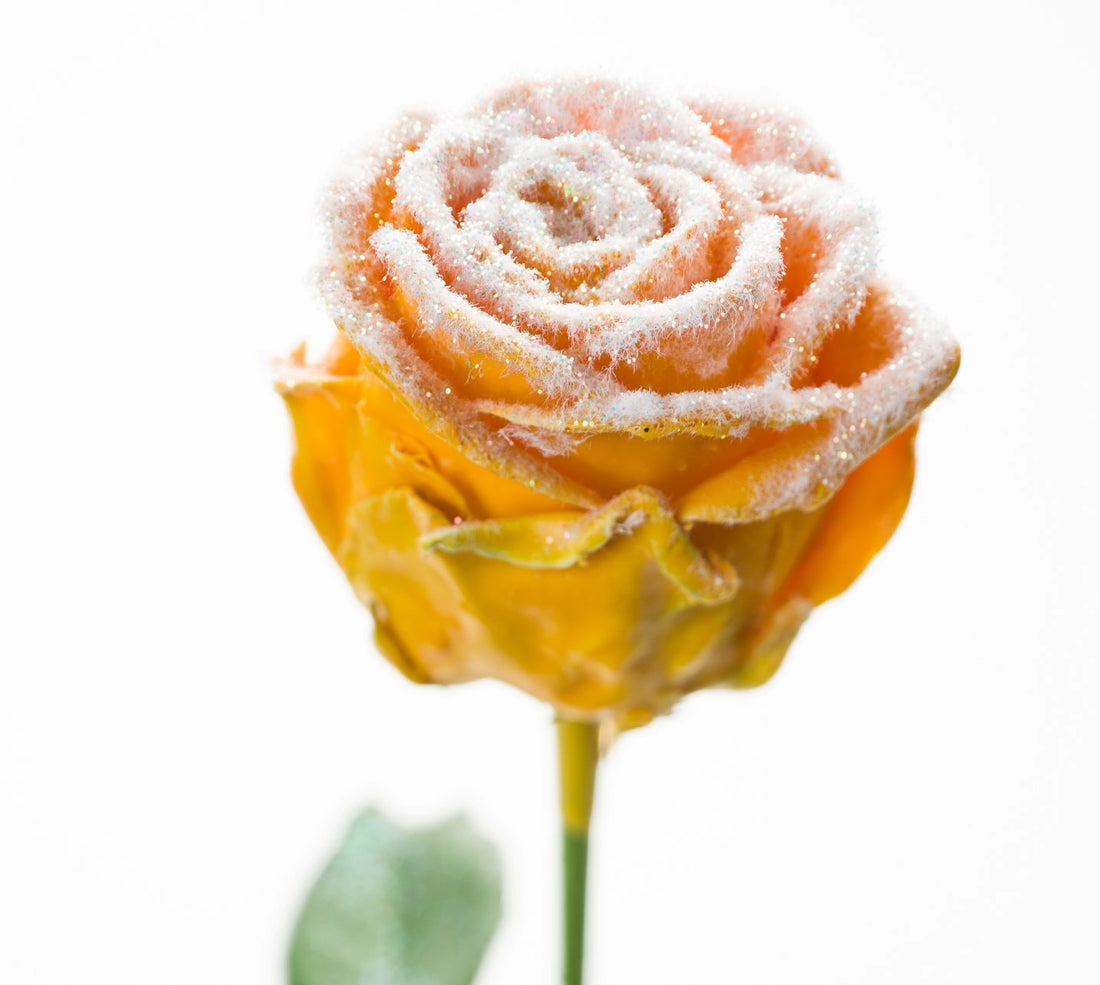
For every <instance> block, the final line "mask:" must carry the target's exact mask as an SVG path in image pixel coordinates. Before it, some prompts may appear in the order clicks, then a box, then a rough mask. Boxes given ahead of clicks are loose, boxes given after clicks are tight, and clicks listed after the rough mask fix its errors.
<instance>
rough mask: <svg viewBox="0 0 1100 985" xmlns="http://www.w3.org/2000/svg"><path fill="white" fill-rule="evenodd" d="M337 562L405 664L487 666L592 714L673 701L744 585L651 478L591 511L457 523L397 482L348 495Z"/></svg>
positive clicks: (437, 676) (425, 671) (467, 670)
mask: <svg viewBox="0 0 1100 985" xmlns="http://www.w3.org/2000/svg"><path fill="white" fill-rule="evenodd" d="M567 534H569V535H570V536H569V537H568V538H567V537H566V535H567ZM547 537H551V538H560V541H558V543H557V545H555V544H547V543H546V538H547ZM337 559H338V560H339V561H340V563H341V565H342V566H343V568H344V570H345V572H346V573H347V575H348V577H349V579H350V580H351V582H352V584H353V585H354V586H355V587H356V590H357V591H358V593H359V594H360V596H361V597H362V598H363V599H364V601H366V602H368V604H371V605H372V607H373V609H374V612H375V615H376V618H377V620H378V625H379V628H380V631H381V633H382V635H383V636H384V644H385V647H386V648H387V651H388V655H390V656H391V658H392V657H393V656H394V654H397V655H398V657H399V659H398V660H397V661H396V662H397V663H398V665H399V666H400V667H401V669H403V670H405V671H406V673H408V672H409V668H410V667H411V668H413V676H415V677H426V678H428V679H430V680H433V681H436V682H441V683H444V682H445V683H450V682H456V681H463V680H471V679H475V678H479V677H494V678H497V679H499V680H504V681H508V682H510V683H512V684H515V685H517V686H519V687H521V688H523V689H524V690H526V691H528V692H529V693H531V694H534V695H536V696H537V697H539V698H542V699H544V700H547V701H549V702H551V703H552V704H554V705H555V706H556V707H557V708H558V709H559V711H561V712H562V713H563V714H567V715H569V716H571V717H573V718H589V719H592V720H597V719H601V718H605V717H607V716H609V715H612V714H621V715H624V716H627V717H629V716H631V715H634V716H635V717H638V716H642V717H644V715H646V714H651V713H652V709H659V710H664V709H665V708H667V707H668V706H670V705H671V704H672V703H673V702H674V701H675V700H676V699H677V698H678V697H679V696H680V695H681V694H682V693H683V692H684V687H683V684H682V682H683V681H685V680H687V679H689V678H690V679H693V678H694V677H695V675H697V674H698V672H699V666H700V665H701V664H706V663H707V661H708V658H709V655H710V653H711V652H712V650H713V648H714V646H715V641H716V640H720V639H722V638H723V637H725V636H727V635H728V634H727V632H726V630H727V628H728V626H729V621H730V620H729V616H730V612H731V606H732V605H733V604H734V601H735V599H736V597H737V595H738V584H737V577H736V574H735V573H734V572H733V570H732V569H731V568H730V567H729V566H728V565H726V564H724V563H723V562H722V561H721V560H720V559H717V558H710V557H706V556H704V555H703V554H701V553H700V552H699V551H698V550H697V549H696V548H695V547H694V546H693V545H692V543H691V541H690V540H689V539H688V538H687V537H686V535H685V534H684V532H683V531H682V529H681V528H680V527H679V526H678V524H676V522H675V520H674V519H673V518H672V515H671V513H670V512H669V511H668V509H667V507H666V506H665V505H664V504H663V503H662V501H661V499H660V497H659V496H657V495H656V494H654V493H653V492H652V491H649V490H636V491H633V492H632V493H631V494H629V495H627V496H624V497H622V499H621V502H618V503H615V504H609V506H608V507H607V508H605V509H603V510H598V511H593V512H592V513H589V514H556V515H552V516H546V515H543V516H538V517H533V518H530V519H529V520H510V521H501V522H495V523H485V524H465V523H464V524H461V525H457V526H456V525H455V524H454V523H453V521H452V518H450V517H448V516H446V515H445V514H443V513H442V512H441V511H439V510H437V509H436V508H435V507H433V506H432V505H430V504H429V503H427V502H425V500H424V499H422V498H421V497H420V496H418V495H417V494H416V493H414V492H413V491H412V490H410V489H407V488H404V489H394V490H391V491H389V492H386V493H384V494H382V495H380V496H374V497H371V498H369V499H365V500H363V501H361V502H360V503H358V504H356V505H355V506H354V507H353V508H352V510H351V513H350V517H349V528H348V536H347V537H346V539H345V541H344V543H343V544H342V545H341V547H340V549H339V550H338V551H337Z"/></svg>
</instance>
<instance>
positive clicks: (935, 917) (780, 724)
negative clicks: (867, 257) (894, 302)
mask: <svg viewBox="0 0 1100 985" xmlns="http://www.w3.org/2000/svg"><path fill="white" fill-rule="evenodd" d="M1077 7H1078V5H1077V4H1074V3H1071V2H1061V3H1058V2H1053V3H1051V2H1048V3H1044V4H1041V5H1034V6H1031V5H1023V4H1019V3H1015V4H1014V3H1010V2H1005V3H1001V4H998V5H996V6H995V7H988V6H987V5H985V4H974V3H970V4H968V3H961V2H958V0H951V2H938V0H923V2H921V3H914V4H905V5H898V4H882V3H879V2H877V0H863V2H860V0H851V2H847V3H835V2H832V3H830V2H824V3H822V2H814V0H806V2H802V3H792V4H779V3H757V4H755V5H748V4H736V3H725V4H717V3H715V4H703V3H699V2H697V0H675V2H673V0H668V2H667V3H664V4H661V5H657V4H653V3H649V4H646V3H642V2H635V3H629V4H621V5H618V4H613V3H609V2H606V0H604V2H601V0H555V2H546V3H538V4H534V3H530V4H528V3H516V2H507V3H506V2H500V3H488V2H469V3H461V2H452V3H447V4H443V5H440V6H438V7H431V6H427V5H416V6H413V5H405V4H400V3H396V2H387V3H377V2H371V0H360V2H357V3H345V4H335V3H319V4H315V5H311V6H310V9H309V10H308V11H307V9H306V5H301V6H300V7H298V8H296V7H294V6H292V5H289V4H277V3H264V2H259V0H256V2H252V3H244V2H231V3H226V2H219V3H214V2H191V3H175V4H171V5H168V4H155V3H148V2H142V3H138V2H136V0H135V2H132V3H123V2H120V0H106V2H97V3H94V4H76V3H67V4H66V3H61V4H43V5H31V4H21V5H20V10H19V12H18V13H15V14H12V13H10V12H9V13H7V14H5V15H4V23H3V25H0V35H2V41H0V45H2V51H0V100H2V109H0V128H2V129H0V134H2V142H3V150H2V153H0V169H2V182H0V236H2V245H0V250H2V254H0V280H2V285H3V286H2V290H0V309H2V310H0V326H2V331H3V333H4V334H3V349H2V355H0V360H2V361H0V371H2V384H0V405H2V406H0V427H2V442H3V444H2V449H0V462H2V466H0V468H2V473H3V474H2V480H0V499H2V509H0V535H2V542H0V565H2V575H0V577H2V586H0V588H2V594H0V608H2V612H3V616H2V625H0V634H2V637H0V648H2V654H3V656H2V660H3V664H2V669H0V675H2V677H0V757H2V758H0V768H2V775H0V829H2V837H0V937H2V939H3V944H2V946H0V979H2V980H3V981H5V982H12V983H19V985H195V983H203V985H222V983H224V985H267V983H278V982H280V981H281V976H282V962H283V946H284V940H285V938H286V935H287V932H288V929H289V927H290V925H291V922H292V920H293V916H294V912H295V909H296V907H297V905H298V903H299V901H300V898H301V896H302V894H303V893H304V891H305V890H306V888H307V886H308V884H309V881H310V880H311V878H312V877H313V875H314V874H315V872H316V871H317V869H318V867H319V866H320V864H321V863H322V861H323V859H324V857H325V855H326V853H327V852H328V851H329V850H330V848H331V847H332V846H333V845H334V844H335V842H336V840H337V839H338V837H339V836H340V834H341V831H342V829H343V827H344V825H345V823H346V821H347V820H348V819H349V818H350V816H351V815H352V814H353V813H354V811H355V810H356V809H357V808H358V807H359V806H360V805H362V804H365V803H377V804H380V805H382V806H384V807H385V808H387V809H388V810H389V811H390V812H391V813H393V814H394V815H396V816H397V817H398V818H400V819H403V820H405V821H410V822H420V821H428V820H433V819H436V818H438V817H440V816H443V815H446V814H448V813H450V812H451V811H453V810H456V809H466V810H468V811H469V812H471V813H472V814H473V816H474V817H475V819H476V820H477V822H478V823H479V824H480V825H481V826H482V827H483V828H484V829H485V830H486V831H487V832H488V833H489V834H490V835H491V836H492V837H493V838H494V839H495V840H496V841H497V842H498V843H499V844H500V845H501V847H502V849H503V852H504V860H505V865H506V871H507V886H506V894H507V918H506V921H505V923H504V924H503V926H502V928H501V931H500V933H499V935H498V937H497V939H496V941H495V943H494V945H493V948H492V950H491V952H490V955H489V958H488V960H487V963H486V965H485V967H484V969H483V975H482V977H481V979H480V983H481V985H543V983H551V982H553V981H554V980H555V977H556V971H555V967H556V960H557V958H556V951H557V944H556V932H557V925H556V917H557V906H558V896H557V869H556V862H557V840H556V839H557V832H556V820H555V793H554V786H553V746H552V736H551V728H550V722H551V717H550V713H549V711H548V710H547V709H546V708H544V707H542V706H540V705H538V704H536V703H535V702H533V701H532V700H530V699H528V698H526V697H525V696H523V695H521V694H519V693H514V692H511V691H509V690H507V689H505V688H504V687H503V686H500V685H496V684H480V685H470V686H466V687H462V688H457V689H453V690H450V691H442V690H437V689H430V688H417V687H415V686H413V685H411V684H408V683H406V682H405V681H404V680H403V679H402V678H401V677H400V676H399V675H398V674H397V673H396V671H393V670H392V669H390V667H389V666H388V665H387V664H386V663H385V662H384V661H383V660H382V659H381V658H380V657H378V656H377V654H375V653H374V652H373V650H372V647H371V644H370V642H369V626H368V617H367V615H366V613H365V612H364V611H362V610H361V609H360V608H359V607H358V605H357V604H356V603H355V601H354V600H353V598H352V596H351V593H350V591H349V590H348V589H347V587H346V585H345V583H344V581H343V579H342V576H341V575H340V574H339V572H338V570H337V568H336V566H335V564H334V563H333V562H332V561H331V559H330V558H329V557H328V556H327V555H326V553H325V552H324V549H323V548H322V546H321V543H320V541H319V540H318V539H317V537H316V536H315V535H314V533H313V532H312V530H311V529H310V527H309V525H308V523H307V522H306V520H305V518H304V515H303V513H302V511H301V509H300V508H299V506H298V504H297V502H296V500H295V498H294V496H293V493H292V491H291V488H290V484H289V481H288V478H287V467H288V466H287V460H288V456H289V452H290V437H289V429H288V425H287V422H286V420H285V418H284V413H283V409H282V407H281V405H280V403H279V401H278V399H277V398H276V397H275V396H274V395H273V394H272V392H271V388H270V375H269V373H270V370H269V364H268V360H269V359H270V358H271V357H274V356H278V355H281V354H283V353H285V352H286V351H287V350H289V348H290V347H291V346H292V345H293V344H294V343H295V342H296V341H297V340H298V339H300V338H308V339H310V340H311V341H313V342H314V343H317V344H323V343H324V342H325V341H326V340H327V338H328V336H329V333H330V331H331V328H330V326H329V325H328V323H327V321H326V318H325V316H324V315H323V313H322V312H321V310H320V306H319V303H318V302H317V301H316V299H315V298H314V296H313V294H312V291H311V287H310V281H309V276H310V270H311V268H312V267H313V265H314V264H315V263H316V261H317V258H318V255H319V251H320V233H319V229H318V225H317V223H316V220H315V216H314V208H315V201H316V198H317V195H318V194H319V191H320V189H321V187H322V186H323V184H324V182H325V180H326V178H327V176H328V174H329V173H330V172H331V170H332V169H333V167H334V166H335V164H336V163H337V161H338V160H339V159H340V158H341V156H342V155H343V154H345V153H346V152H347V151H348V150H349V149H351V148H353V147H355V146H356V145H358V144H359V143H361V142H362V141H363V140H365V139H366V138H368V137H369V136H370V135H371V134H373V133H374V132H376V131H377V130H379V129H380V128H381V127H383V126H384V125H385V124H387V123H388V121H389V120H390V119H392V118H393V117H394V116H396V115H397V113H398V112H400V111H402V110H404V109H407V108H413V107H428V108H442V109H449V108H450V109H460V108H462V107H464V106H466V105H468V104H470V103H472V102H473V101H474V100H476V99H478V98H480V97H481V96H483V95H484V94H486V92H487V91H489V90H490V89H491V88H492V87H493V86H494V85H496V84H497V83H500V82H503V81H506V80H508V79H509V78H511V77H513V76H515V75H517V74H531V73H555V72H567V71H576V70H595V71H605V72H612V73H617V74H622V73H628V74H629V75H631V76H633V77H634V78H637V79H641V80H643V81H647V82H650V83H653V84H656V85H659V86H661V87H663V88H665V89H667V90H671V91H691V90H700V89H701V90H704V91H712V92H716V93H727V94H730V95H732V96H752V97H765V98H770V99H775V100H777V101H780V102H782V103H785V104H789V105H793V106H795V107H797V108H798V109H799V110H800V111H802V112H803V113H804V115H805V116H806V117H807V118H808V119H810V120H811V121H813V123H814V124H815V126H816V127H817V129H818V130H819V131H820V132H821V133H822V134H823V135H824V136H825V139H826V141H827V143H828V144H829V145H830V146H831V147H832V148H833V149H834V151H835V153H836V154H837V156H838V158H839V160H840V162H841V165H842V167H843V169H844V173H845V175H846V177H847V178H848V179H849V181H850V182H851V183H852V184H853V185H854V186H856V187H857V188H859V189H861V190H862V191H863V192H864V193H866V194H867V195H868V196H869V197H870V198H871V199H872V200H874V201H875V202H876V203H877V205H878V207H879V212H880V216H881V226H882V232H883V267H884V269H885V270H886V271H888V272H889V273H890V274H891V275H892V276H894V277H895V278H897V279H898V280H900V281H902V282H903V283H905V284H906V285H907V286H908V287H909V288H910V289H911V290H912V291H913V293H915V294H916V295H918V296H920V297H921V298H923V299H924V300H925V301H926V302H927V303H928V304H929V305H930V306H931V307H933V308H934V309H935V310H937V311H938V312H939V313H940V314H941V315H942V316H943V317H944V318H945V319H946V320H947V321H948V322H949V323H950V324H951V325H952V326H953V327H954V328H955V330H956V332H957V334H958V336H959V337H960V339H961V340H962V344H963V353H964V356H963V368H962V371H961V373H960V375H959V377H958V379H957V381H956V383H955V385H954V386H953V387H952V389H951V390H950V391H949V393H948V395H947V396H946V397H945V398H944V399H942V400H941V401H940V402H939V403H938V404H937V405H936V406H935V407H934V408H933V409H932V410H931V411H930V412H929V413H928V414H927V415H926V418H925V424H924V427H923V429H922V434H921V442H920V455H921V462H920V469H919V475H918V481H917V487H916V491H915V495H914V500H913V504H912V507H911V509H910V511H909V514H908V516H907V518H906V520H905V523H904V524H903V527H902V529H901V531H900V532H899V534H898V535H897V537H896V538H895V540H894V541H893V542H892V543H891V545H890V546H889V548H888V549H887V551H886V552H885V553H884V554H883V555H882V556H881V557H880V559H879V560H877V561H876V562H875V563H874V564H873V566H872V567H871V569H870V570H869V571H868V573H867V574H866V576H865V577H864V579H863V580H862V581H861V582H860V583H859V584H858V586H857V587H856V588H854V589H853V590H852V591H851V592H849V593H848V594H847V595H846V596H845V597H844V598H842V599H840V600H838V601H836V602H834V603H831V604H829V605H828V606H827V607H825V608H823V609H822V610H820V611H819V612H818V613H816V614H815V615H814V617H813V618H812V619H811V622H810V624H809V625H808V626H807V628H806V629H805V630H804V631H803V634H802V636H801V637H800V638H799V640H798V641H797V643H796V645H795V647H794V649H793V651H792V653H791V655H790V658H789V660H788V662H787V664H786V665H785V667H784V668H783V670H782V671H781V672H780V674H779V675H778V677H777V678H776V680H775V681H774V682H773V683H772V684H770V685H769V686H768V687H767V688H764V689H762V690H760V691H757V692H752V693H731V692H714V693H707V694H701V695H698V696H696V697H694V698H691V699H689V700H687V701H685V702H684V703H683V705H682V706H681V707H680V708H679V710H678V711H677V713H676V714H675V715H674V716H672V717H671V718H669V719H666V720H663V721H661V722H658V723H656V724H654V725H652V726H651V727H649V728H647V729H645V730H643V731H641V732H638V733H635V734H632V735H630V736H628V737H627V738H626V739H624V740H623V741H622V742H621V744H620V745H619V746H618V747H617V748H615V749H614V751H613V753H612V755H611V757H610V758H609V760H608V761H607V762H606V764H605V767H604V773H603V777H602V787H601V790H600V803H599V807H598V817H597V820H596V825H595V830H594V840H595V860H594V863H593V864H594V873H593V878H594V886H593V900H592V914H591V925H590V926H591V931H592V934H593V938H594V943H593V946H592V950H591V982H592V983H593V985H620V983H622V985H625V983H632V985H651V983H652V985H664V983H689V985H710V983H724V982H745V983H748V982H751V983H753V985H882V983H897V985H917V983H936V985H951V983H959V985H973V983H978V982H994V981H995V982H999V983H1032V982H1058V983H1060V985H1085V983H1094V982H1096V981H1097V980H1098V978H1100V956H1098V952H1097V948H1096V945H1095V941H1094V940H1091V941H1090V939H1089V936H1090V934H1093V933H1094V932H1095V930H1096V926H1097V921H1098V918H1100V902H1098V889H1097V887H1098V885H1100V850H1098V847H1097V837H1096V832H1097V831H1100V796H1098V793H1097V777H1098V775H1100V771H1098V765H1100V764H1098V756H1097V752H1098V749H1100V706H1098V700H1097V699H1098V696H1100V695H1098V683H1100V681H1098V677H1100V672H1098V666H1097V659H1096V657H1097V653H1098V651H1100V647H1098V646H1097V640H1096V635H1097V634H1096V629H1095V618H1096V602H1095V596H1096V592H1097V589H1098V588H1100V579H1098V577H1097V557H1098V555H1100V542H1098V537H1097V512H1098V511H1097V504H1096V501H1097V495H1098V493H1097V487H1096V484H1095V483H1094V482H1093V481H1092V480H1091V478H1090V476H1091V474H1092V472H1091V469H1092V467H1093V459H1094V457H1095V447H1096V441H1097V435H1098V433H1100V416H1098V414H1097V400H1096V397H1095V396H1094V391H1095V386H1096V384H1095V379H1096V373H1097V360H1098V357H1100V346H1098V343H1097V327H1098V326H1097V316H1096V302H1095V300H1094V295H1095V293H1096V285H1097V277H1096V267H1097V260H1098V258H1097V248H1096V230H1097V224H1098V220H1100V216H1098V211H1097V201H1096V191H1095V189H1096V160H1097V146H1096V137H1095V129H1094V128H1095V117H1096V110H1095V96H1096V93H1097V91H1098V89H1100V79H1098V77H1097V75H1098V73H1097V68H1096V64H1097V60H1096V57H1095V51H1094V48H1093V44H1094V34H1093V32H1092V31H1091V30H1090V29H1086V27H1085V25H1084V24H1082V23H1079V22H1076V18H1075V15H1074V14H1073V13H1072V11H1073V10H1075V9H1077ZM1080 9H1082V10H1083V9H1084V5H1080ZM994 11H995V13H994Z"/></svg>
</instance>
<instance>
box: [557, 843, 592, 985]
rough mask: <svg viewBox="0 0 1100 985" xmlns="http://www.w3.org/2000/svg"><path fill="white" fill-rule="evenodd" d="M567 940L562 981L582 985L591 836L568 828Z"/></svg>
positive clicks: (565, 849) (565, 875)
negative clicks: (589, 841)
mask: <svg viewBox="0 0 1100 985" xmlns="http://www.w3.org/2000/svg"><path fill="white" fill-rule="evenodd" d="M561 860H562V877H563V879H564V885H563V887H562V891H563V893H564V897H565V899H564V903H565V905H564V908H563V911H562V919H563V929H564V937H563V940H562V944H563V952H562V964H563V970H562V980H563V981H564V983H565V985H581V982H582V981H583V980H584V908H585V907H584V904H585V890H586V888H587V884H588V836H587V835H581V834H576V833H574V832H572V831H570V830H569V829H568V828H566V829H565V831H564V833H563V837H562V857H561Z"/></svg>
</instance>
